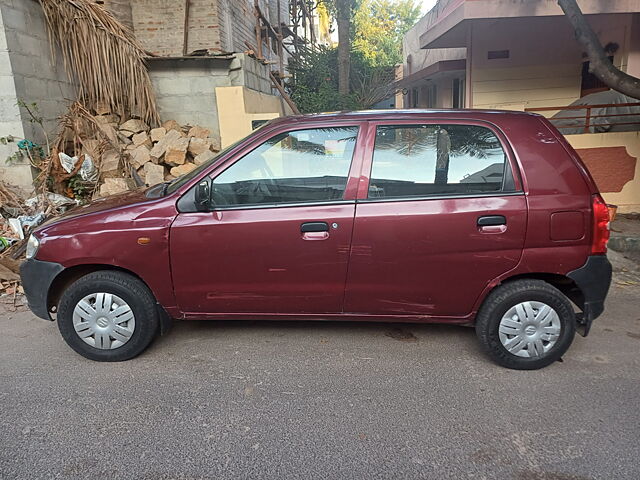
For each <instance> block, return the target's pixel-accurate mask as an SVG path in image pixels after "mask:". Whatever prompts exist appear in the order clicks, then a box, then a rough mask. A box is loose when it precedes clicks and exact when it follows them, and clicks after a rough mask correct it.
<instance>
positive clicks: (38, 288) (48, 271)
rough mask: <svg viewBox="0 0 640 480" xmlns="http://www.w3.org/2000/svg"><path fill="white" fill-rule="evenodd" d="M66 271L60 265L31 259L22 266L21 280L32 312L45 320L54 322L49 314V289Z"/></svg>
mask: <svg viewBox="0 0 640 480" xmlns="http://www.w3.org/2000/svg"><path fill="white" fill-rule="evenodd" d="M62 270H64V267H63V266H62V265H60V264H59V263H54V262H43V261H41V260H36V259H35V258H30V259H29V260H27V261H25V262H23V263H22V265H20V279H21V280H22V288H24V294H25V295H26V297H27V303H28V304H29V308H30V309H31V311H32V312H33V313H34V314H35V315H36V316H38V317H40V318H43V319H45V320H53V319H52V318H51V315H50V314H49V306H48V298H49V289H50V288H51V284H52V283H53V280H54V279H55V278H56V277H57V276H58V274H59V273H60V272H61V271H62Z"/></svg>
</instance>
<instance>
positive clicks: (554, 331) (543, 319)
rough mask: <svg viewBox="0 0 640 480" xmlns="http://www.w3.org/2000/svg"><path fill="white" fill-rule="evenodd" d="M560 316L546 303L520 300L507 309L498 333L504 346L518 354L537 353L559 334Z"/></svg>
mask: <svg viewBox="0 0 640 480" xmlns="http://www.w3.org/2000/svg"><path fill="white" fill-rule="evenodd" d="M560 329H561V327H560V318H559V317H558V314H557V313H556V311H555V310H554V309H553V308H551V307H550V306H549V305H547V304H546V303H542V302H522V303H519V304H517V305H516V306H514V307H511V308H510V309H509V310H507V313H505V314H504V316H503V317H502V320H500V326H499V327H498V335H499V336H500V341H501V342H502V345H503V346H504V348H506V349H507V351H508V352H509V353H512V354H513V355H517V356H518V357H527V358H531V357H541V356H543V355H544V354H545V353H547V352H548V351H549V350H551V348H552V347H553V346H554V345H555V343H556V342H557V341H558V338H559V337H560Z"/></svg>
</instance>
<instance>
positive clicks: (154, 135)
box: [149, 127, 167, 143]
mask: <svg viewBox="0 0 640 480" xmlns="http://www.w3.org/2000/svg"><path fill="white" fill-rule="evenodd" d="M166 134H167V129H166V128H164V127H158V128H152V129H151V131H150V132H149V135H151V141H152V142H154V143H155V142H159V141H160V140H162V139H163V138H164V136H165V135H166Z"/></svg>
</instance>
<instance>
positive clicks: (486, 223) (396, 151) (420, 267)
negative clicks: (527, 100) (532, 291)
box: [345, 120, 527, 317]
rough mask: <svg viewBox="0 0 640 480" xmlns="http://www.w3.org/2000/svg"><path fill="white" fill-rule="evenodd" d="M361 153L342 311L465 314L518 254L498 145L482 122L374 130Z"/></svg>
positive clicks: (516, 211)
mask: <svg viewBox="0 0 640 480" xmlns="http://www.w3.org/2000/svg"><path fill="white" fill-rule="evenodd" d="M366 144H367V145H370V146H371V147H370V148H369V152H368V153H367V154H366V156H365V160H364V161H363V163H362V177H363V179H365V180H364V181H362V182H361V185H362V188H360V190H359V192H358V203H357V207H356V220H355V224H354V232H353V242H352V254H351V261H350V265H349V277H348V281H347V290H346V294H345V312H353V313H358V314H379V315H390V314H391V315H425V316H434V317H464V316H466V315H468V314H469V313H470V312H471V311H472V308H473V305H474V303H475V301H476V300H477V299H478V297H479V295H480V294H481V292H482V291H483V289H484V288H485V287H486V286H487V284H488V283H489V282H490V281H491V280H493V279H495V278H496V277H498V276H499V275H501V274H503V273H505V272H507V271H508V270H510V269H512V268H514V267H515V266H516V265H517V263H518V261H519V259H520V257H521V254H522V248H523V245H524V238H525V226H526V221H527V205H526V200H525V196H524V194H523V193H522V191H521V188H520V182H519V179H518V177H517V176H514V174H513V172H514V166H515V162H514V160H513V158H511V154H510V150H509V148H508V145H507V142H506V140H505V138H504V136H503V135H502V134H501V133H500V132H499V131H497V130H496V129H495V128H493V127H492V126H490V125H486V124H483V123H477V124H465V123H461V122H457V121H449V122H447V121H445V120H443V121H442V122H436V121H434V122H433V123H431V121H430V122H429V123H420V122H417V123H416V122H411V123H408V122H405V123H397V122H396V123H391V124H390V123H384V122H376V123H374V122H372V123H371V125H370V127H369V132H368V134H367V138H366Z"/></svg>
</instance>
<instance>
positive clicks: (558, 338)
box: [476, 280, 575, 370]
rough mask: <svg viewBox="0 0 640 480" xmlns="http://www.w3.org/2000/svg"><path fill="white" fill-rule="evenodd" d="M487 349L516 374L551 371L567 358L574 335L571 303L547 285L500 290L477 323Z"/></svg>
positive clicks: (524, 284) (490, 298)
mask: <svg viewBox="0 0 640 480" xmlns="http://www.w3.org/2000/svg"><path fill="white" fill-rule="evenodd" d="M476 333H477V335H478V338H479V339H480V343H481V345H482V347H483V349H484V350H485V351H486V352H487V353H488V354H489V356H490V357H491V358H492V359H493V360H494V361H495V362H497V363H498V364H500V365H502V366H504V367H507V368H513V369H516V370H534V369H538V368H543V367H546V366H547V365H549V364H551V363H553V362H555V361H557V360H558V359H560V358H561V357H562V355H564V353H565V352H566V351H567V349H568V348H569V346H571V342H572V341H573V338H574V336H575V313H574V311H573V307H572V305H571V302H570V301H569V299H568V298H567V297H566V296H565V295H564V294H563V293H562V292H560V291H559V290H558V289H557V288H555V287H553V286H552V285H550V284H548V283H546V282H544V281H542V280H516V281H513V282H508V283H505V284H503V285H500V286H498V287H496V288H495V289H494V290H493V291H492V292H491V293H490V294H489V296H488V297H487V299H486V300H485V302H484V303H483V305H482V307H481V308H480V311H479V312H478V316H477V318H476Z"/></svg>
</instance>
